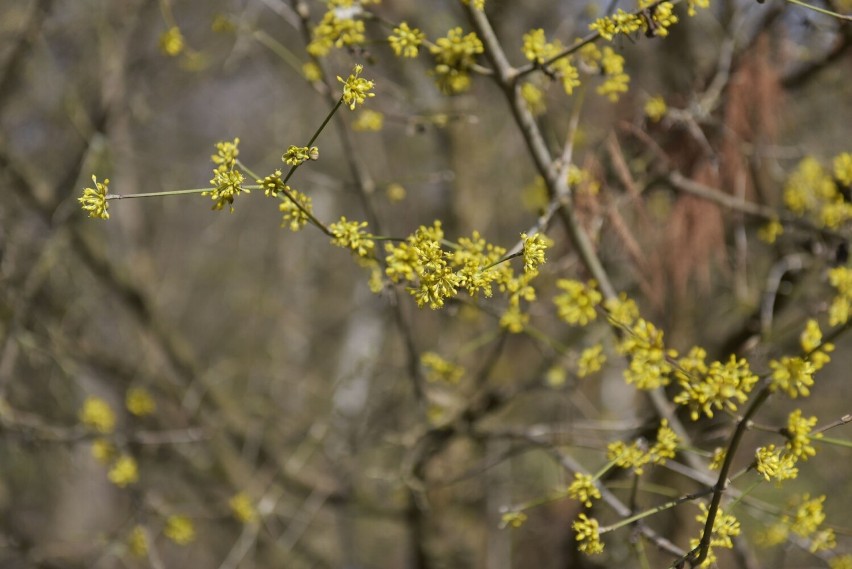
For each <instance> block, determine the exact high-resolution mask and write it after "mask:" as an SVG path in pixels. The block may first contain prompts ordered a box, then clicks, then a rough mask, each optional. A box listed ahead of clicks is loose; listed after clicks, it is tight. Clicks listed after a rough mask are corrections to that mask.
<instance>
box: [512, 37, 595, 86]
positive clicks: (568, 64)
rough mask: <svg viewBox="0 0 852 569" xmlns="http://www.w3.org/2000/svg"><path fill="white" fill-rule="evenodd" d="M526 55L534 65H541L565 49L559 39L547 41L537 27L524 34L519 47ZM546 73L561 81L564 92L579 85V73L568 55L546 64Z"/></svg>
mask: <svg viewBox="0 0 852 569" xmlns="http://www.w3.org/2000/svg"><path fill="white" fill-rule="evenodd" d="M521 49H522V51H523V52H524V57H526V58H527V59H528V60H529V61H531V62H532V63H535V64H536V65H543V64H544V63H546V62H547V61H549V60H551V59H553V58H554V57H556V56H558V55H559V54H560V53H562V52H563V51H564V50H565V46H563V45H562V42H560V41H559V40H554V41H552V42H548V41H547V37H546V36H545V33H544V30H543V29H541V28H539V29H536V30H531V31H529V32H527V33H526V34H524V37H523V47H522V48H521ZM547 71H548V74H549V75H551V74H552V76H553V77H556V78H558V79H559V80H560V81H561V82H562V88H563V89H564V90H565V93H566V94H568V95H570V94H572V93H573V92H574V89H575V88H576V87H579V86H580V74H579V72H578V71H577V68H576V67H575V66H574V64H573V62H572V58H571V57H570V56H566V57H560V58H559V59H557V60H556V61H554V62H553V63H551V64H550V65H548V69H547Z"/></svg>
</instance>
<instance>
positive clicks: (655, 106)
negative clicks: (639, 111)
mask: <svg viewBox="0 0 852 569" xmlns="http://www.w3.org/2000/svg"><path fill="white" fill-rule="evenodd" d="M667 111H668V107H667V106H666V101H665V99H663V98H662V97H651V98H650V99H648V100H647V101H646V102H645V116H646V117H648V119H650V120H651V122H660V121H661V120H663V117H664V116H666V112H667Z"/></svg>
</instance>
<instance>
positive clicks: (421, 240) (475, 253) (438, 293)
mask: <svg viewBox="0 0 852 569" xmlns="http://www.w3.org/2000/svg"><path fill="white" fill-rule="evenodd" d="M443 239H444V231H443V229H442V228H441V222H440V221H436V222H435V223H433V224H432V226H431V227H426V226H422V225H421V226H420V227H419V228H418V229H417V231H415V232H414V234H412V235H410V236H408V238H406V240H405V242H404V243H400V244H398V245H395V244H393V243H388V244H386V245H385V251H386V252H387V257H386V259H385V261H386V262H387V269H386V270H385V273H386V274H387V276H388V277H389V278H390V279H391V281H393V282H395V283H399V282H405V283H408V284H409V287H408V291H409V293H410V294H411V295H412V296H414V298H415V299H416V300H417V305H418V306H426V305H429V307H430V308H433V309H434V308H439V307H441V306H443V305H444V300H445V299H447V298H452V297H453V296H455V295H456V294H457V292H458V289H459V288H464V289H466V290H467V292H468V294H470V295H471V296H476V295H477V294H478V293H479V292H483V293H484V294H485V296H491V294H492V290H491V283H492V282H494V281H495V280H499V281H500V283H501V286H503V284H505V283H506V282H507V279H508V277H507V274H508V275H509V277H510V276H511V268H510V267H508V265H506V264H499V265H495V263H497V261H499V260H500V258H501V257H502V256H503V255H504V254H505V252H506V250H505V249H503V248H502V247H497V246H494V245H491V244H489V243H486V241H485V239H483V238H482V237H481V236H480V235H479V233H477V232H474V233H473V235H472V237H471V238H465V237H463V238H461V239H459V241H458V246H457V247H456V248H455V250H454V251H452V252H448V251H444V249H443V248H442V241H443Z"/></svg>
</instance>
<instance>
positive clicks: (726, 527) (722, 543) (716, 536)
mask: <svg viewBox="0 0 852 569" xmlns="http://www.w3.org/2000/svg"><path fill="white" fill-rule="evenodd" d="M698 507H699V508H701V513H700V514H699V515H697V516H695V520H696V521H697V522H698V523H699V524H701V525H702V526H704V525H705V524H706V523H707V514H708V511H709V510H708V508H707V506H706V505H705V504H704V503H703V502H701V503H699V504H698ZM740 531H741V530H740V522H739V521H738V520H737V519H736V518H735V517H734V516H733V515H731V514H728V513H725V512H724V511H723V510H722V509H721V508H719V510H718V511H717V512H716V517H715V518H714V519H713V529H712V532H711V538H710V548H709V549H708V551H707V558H706V559H705V560H704V561H703V562H702V563H701V565H700V567H710V566H712V565H713V564H714V563H715V562H716V554H715V553H714V552H713V548H714V547H724V548H727V549H731V548H733V547H734V542H733V540H732V539H731V538H733V537H736V536H738V535H740ZM699 542H700V540H699V539H698V538H693V539H691V540H690V541H689V546H690V547H691V548H696V547H698V544H699Z"/></svg>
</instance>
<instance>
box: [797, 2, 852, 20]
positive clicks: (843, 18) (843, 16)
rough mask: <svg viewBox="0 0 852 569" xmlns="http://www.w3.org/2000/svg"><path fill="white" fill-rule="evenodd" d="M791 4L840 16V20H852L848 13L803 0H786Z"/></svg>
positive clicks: (827, 14) (835, 16)
mask: <svg viewBox="0 0 852 569" xmlns="http://www.w3.org/2000/svg"><path fill="white" fill-rule="evenodd" d="M786 1H787V2H789V3H790V4H795V5H796V6H801V7H802V8H807V9H808V10H813V11H814V12H819V13H820V14H825V15H826V16H831V17H832V18H838V19H840V20H846V21H847V22H852V16H847V15H846V14H838V13H837V12H832V11H831V10H826V9H825V8H820V7H819V6H813V5H811V4H808V3H807V2H802V0H786Z"/></svg>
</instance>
